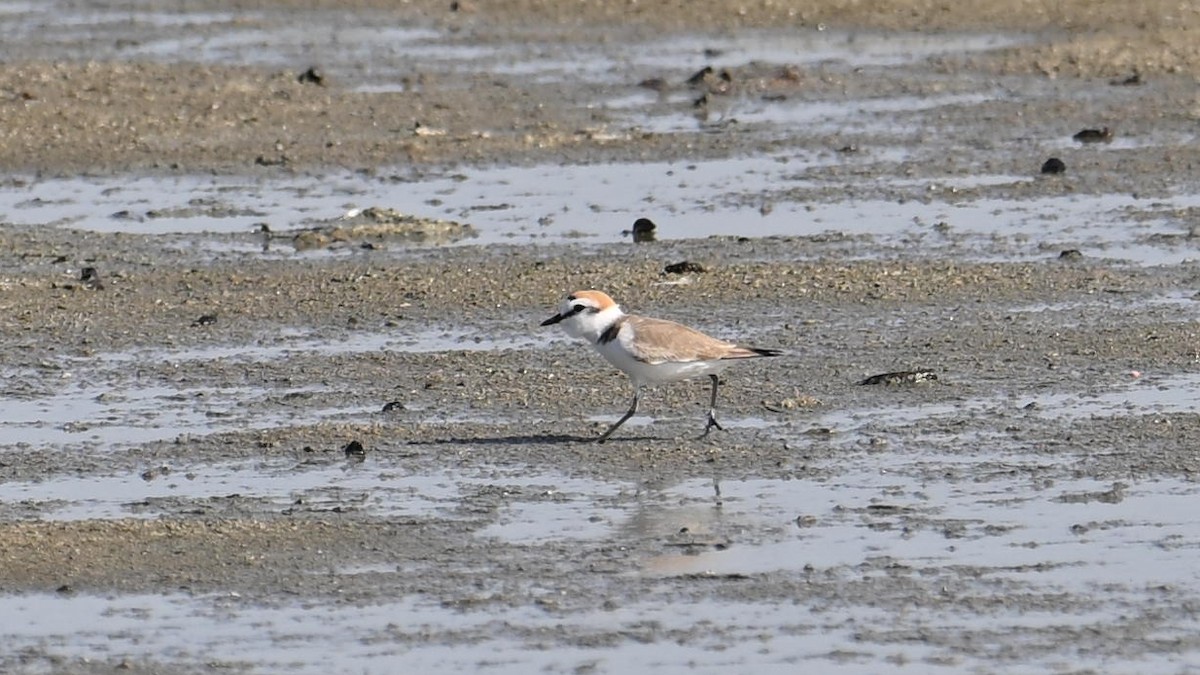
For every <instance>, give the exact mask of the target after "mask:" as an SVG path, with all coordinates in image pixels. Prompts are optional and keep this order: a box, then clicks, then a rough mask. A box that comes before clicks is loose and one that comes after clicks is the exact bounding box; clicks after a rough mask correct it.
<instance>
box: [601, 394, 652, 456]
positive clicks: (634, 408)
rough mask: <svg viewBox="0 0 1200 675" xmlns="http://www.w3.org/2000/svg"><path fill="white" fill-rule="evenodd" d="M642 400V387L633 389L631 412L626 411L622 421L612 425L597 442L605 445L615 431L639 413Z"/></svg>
mask: <svg viewBox="0 0 1200 675" xmlns="http://www.w3.org/2000/svg"><path fill="white" fill-rule="evenodd" d="M641 398H642V388H641V387H634V389H633V403H630V404H629V410H626V411H625V414H624V415H623V416H622V417H621V419H619V420H617V423H616V424H614V425H612V426H611V427H609V428H608V431H606V432H604V433H602V434H600V438H597V439H596V442H597V443H603V442H604V441H607V440H608V437H609V436H611V435H612V432H614V431H616V430H617V429H618V428H620V426H621V425H622V424H625V421H626V420H628V419H629V418H630V417H633V414H634V413H636V412H637V407H638V401H639V400H641Z"/></svg>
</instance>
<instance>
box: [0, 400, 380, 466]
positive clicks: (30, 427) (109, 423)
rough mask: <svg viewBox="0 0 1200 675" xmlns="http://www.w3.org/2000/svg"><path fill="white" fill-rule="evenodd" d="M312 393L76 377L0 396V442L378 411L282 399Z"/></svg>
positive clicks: (125, 439) (160, 433)
mask: <svg viewBox="0 0 1200 675" xmlns="http://www.w3.org/2000/svg"><path fill="white" fill-rule="evenodd" d="M314 393H319V390H315V389H307V390H299V389H298V390H291V391H268V390H266V389H261V388H253V387H183V388H176V387H168V386H164V385H151V386H141V387H138V386H132V387H130V386H126V387H120V388H112V387H107V386H92V385H87V384H73V385H69V386H68V387H67V388H66V389H65V390H63V391H61V392H58V393H54V394H50V395H43V396H38V397H36V398H16V397H11V398H10V397H0V405H2V406H3V408H4V417H3V418H2V419H0V448H5V447H9V448H12V447H15V448H28V447H46V446H62V445H69V446H72V447H84V448H88V449H90V450H98V449H104V450H108V449H113V448H118V447H126V446H131V445H138V444H142V443H149V442H152V441H159V440H167V439H171V438H176V437H178V436H180V435H186V434H189V433H190V434H199V435H207V434H213V433H222V432H227V431H244V430H248V429H270V428H273V427H278V426H284V425H287V424H297V423H300V424H312V423H315V422H318V421H322V420H331V419H339V418H357V417H362V416H364V415H367V414H370V413H374V412H377V410H376V409H364V408H360V407H329V408H321V407H319V406H303V407H298V406H294V405H287V404H286V402H287V400H288V397H289V396H300V397H302V398H307V397H308V396H310V395H312V394H314Z"/></svg>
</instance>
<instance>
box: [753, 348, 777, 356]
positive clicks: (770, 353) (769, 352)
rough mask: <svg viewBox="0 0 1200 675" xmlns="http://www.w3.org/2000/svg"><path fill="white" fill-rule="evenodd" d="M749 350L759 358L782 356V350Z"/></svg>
mask: <svg viewBox="0 0 1200 675" xmlns="http://www.w3.org/2000/svg"><path fill="white" fill-rule="evenodd" d="M749 349H750V351H752V352H754V353H755V354H758V355H759V356H783V350H782V349H757V348H755V347H749Z"/></svg>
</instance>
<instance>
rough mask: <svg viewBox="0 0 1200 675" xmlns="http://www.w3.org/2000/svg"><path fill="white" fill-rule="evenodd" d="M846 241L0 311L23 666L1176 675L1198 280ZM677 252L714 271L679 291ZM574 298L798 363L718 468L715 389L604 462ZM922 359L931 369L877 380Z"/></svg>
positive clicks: (363, 267) (644, 417) (535, 253)
mask: <svg viewBox="0 0 1200 675" xmlns="http://www.w3.org/2000/svg"><path fill="white" fill-rule="evenodd" d="M41 236H42V235H39V237H41ZM109 239H110V241H111V242H112V243H114V244H116V243H117V242H120V241H122V239H123V238H122V237H118V236H115V235H111V236H110V238H109ZM46 243H47V242H46V240H45V239H39V245H46ZM63 243H64V245H66V244H67V241H64V242H63ZM836 246H837V245H836V244H830V243H827V242H821V243H814V242H812V241H807V240H786V239H777V240H755V241H752V242H738V241H737V240H733V239H729V240H707V241H686V242H667V243H660V244H650V245H637V246H635V245H633V244H631V243H630V244H615V245H602V246H583V245H572V244H566V245H562V246H552V247H548V248H539V249H536V250H532V251H531V250H530V249H529V248H528V247H508V248H505V247H499V246H491V247H485V248H476V247H464V248H460V249H456V250H453V251H452V252H447V251H446V250H440V251H426V252H423V253H419V254H407V253H404V254H398V253H391V254H386V256H381V257H380V258H378V259H371V260H362V259H345V258H341V259H339V258H334V257H330V258H327V259H324V260H319V261H309V262H307V263H305V264H303V265H297V264H294V263H275V264H263V265H258V266H251V267H247V266H246V265H244V264H243V263H241V262H237V263H235V264H230V263H226V262H221V261H215V262H212V263H210V264H208V265H206V266H204V267H200V268H191V267H188V266H186V265H170V264H168V265H159V266H156V267H155V268H154V269H152V270H145V271H138V272H128V273H125V274H122V275H121V276H114V277H112V278H110V279H108V280H107V283H106V285H105V287H104V288H103V289H101V290H93V289H87V288H84V287H82V285H80V284H75V283H66V282H64V281H63V280H61V279H56V278H53V277H50V278H46V277H42V278H33V277H31V278H27V279H26V280H25V283H24V284H23V285H20V286H15V287H11V286H10V287H9V289H8V291H7V292H8V293H10V294H12V293H17V294H19V295H20V296H21V299H22V301H21V303H20V306H21V307H23V308H26V309H27V311H26V312H24V313H18V314H16V315H14V313H13V311H12V310H13V309H14V308H12V307H10V308H9V311H8V312H7V314H8V316H9V318H8V319H6V322H7V323H6V330H5V333H4V335H5V342H6V343H5V345H4V349H5V353H7V354H10V355H12V357H11V358H10V360H9V362H8V365H7V366H6V368H7V370H8V372H7V373H6V375H7V376H8V382H9V383H10V385H9V388H8V391H7V392H6V396H5V406H6V408H5V409H6V411H8V412H7V414H6V415H7V416H6V420H5V423H4V425H3V430H4V435H5V439H6V442H5V445H4V447H3V449H2V450H0V465H2V466H0V472H2V473H0V475H3V483H2V484H0V495H2V500H0V501H2V502H3V520H4V522H3V524H2V525H0V547H2V550H3V553H4V585H5V589H6V591H7V592H8V593H9V595H8V598H7V600H6V604H5V606H6V610H5V612H6V613H7V615H8V617H10V619H11V620H6V622H5V625H6V628H5V632H6V635H7V636H8V637H7V639H8V640H9V643H10V644H13V645H18V646H19V647H18V648H16V649H14V650H13V651H12V652H10V654H9V656H7V657H6V659H7V661H6V667H7V668H10V669H15V670H17V672H22V671H25V672H41V671H42V670H45V669H47V668H49V669H51V670H55V671H56V672H57V671H66V672H96V671H101V672H103V671H106V670H108V669H111V668H118V667H119V668H120V669H123V670H124V669H132V670H134V671H135V672H138V671H139V670H144V671H146V672H161V671H163V670H166V671H169V672H191V671H198V670H211V669H214V668H215V669H219V670H222V671H227V670H231V671H234V672H238V671H242V670H246V671H260V670H266V671H274V670H279V669H285V668H286V669H298V670H300V671H303V672H317V671H319V670H322V669H324V670H334V671H349V670H358V669H365V670H386V669H388V668H390V667H392V665H394V664H395V663H399V662H403V663H405V664H417V665H419V666H421V667H422V668H430V669H441V670H455V669H460V670H470V669H476V668H484V669H492V670H496V671H498V672H518V671H523V670H527V669H528V668H530V667H538V668H546V669H549V670H550V671H562V670H574V669H576V668H579V667H585V668H596V669H599V670H602V671H604V670H609V669H615V668H618V667H635V666H637V665H638V664H642V663H646V662H652V663H654V664H655V665H656V666H657V667H663V668H666V669H668V670H674V669H686V668H689V667H691V666H690V665H689V664H692V663H695V662H700V663H703V664H705V666H704V667H706V668H707V667H714V668H715V667H733V668H738V667H749V666H751V665H753V666H754V667H768V668H769V667H781V668H782V667H794V666H795V665H796V664H821V667H822V668H826V667H828V668H831V669H833V670H836V671H841V672H868V671H871V670H874V669H876V668H878V667H880V666H881V664H886V665H887V666H888V667H889V668H890V667H895V668H897V669H900V670H912V671H913V672H917V671H921V672H926V671H928V670H930V669H934V670H939V669H946V670H947V671H957V670H961V669H963V668H975V667H978V668H982V669H984V670H991V669H995V670H1006V669H1009V668H1015V669H1021V668H1027V667H1031V666H1032V667H1039V668H1046V669H1048V670H1059V669H1061V670H1070V669H1072V668H1074V669H1076V670H1079V669H1080V668H1083V669H1085V670H1086V669H1093V670H1096V671H1102V670H1110V667H1111V666H1112V665H1113V664H1118V666H1119V667H1118V668H1117V670H1122V669H1124V668H1126V667H1128V668H1131V669H1133V668H1144V667H1148V668H1152V669H1156V668H1163V669H1166V670H1172V669H1175V668H1177V667H1179V666H1180V665H1181V664H1186V663H1188V662H1189V660H1190V659H1191V658H1192V656H1193V654H1194V650H1195V648H1196V646H1195V644H1194V643H1193V642H1192V639H1193V638H1192V636H1193V635H1194V633H1195V631H1194V626H1192V625H1191V624H1190V623H1189V622H1190V619H1189V618H1188V617H1189V616H1190V614H1189V610H1188V609H1187V608H1188V607H1189V606H1190V603H1191V602H1192V601H1191V600H1189V598H1194V597H1195V595H1196V593H1197V587H1196V582H1195V578H1194V574H1193V571H1192V569H1193V568H1192V565H1191V562H1190V560H1191V558H1192V556H1193V553H1194V547H1195V545H1196V539H1197V527H1198V525H1200V524H1198V523H1197V522H1196V519H1195V518H1194V517H1193V516H1191V515H1190V514H1191V513H1192V511H1193V509H1190V508H1188V507H1187V505H1188V503H1189V502H1190V500H1191V499H1193V498H1194V494H1195V485H1194V483H1193V476H1194V475H1195V471H1196V470H1197V469H1198V468H1200V460H1198V459H1197V458H1196V456H1195V453H1194V447H1195V445H1196V442H1197V440H1200V438H1198V437H1200V424H1198V421H1197V418H1196V416H1195V414H1194V412H1193V409H1194V406H1195V404H1196V398H1197V396H1200V387H1198V386H1197V380H1196V377H1197V376H1196V369H1195V362H1196V348H1195V339H1196V335H1195V328H1194V324H1195V314H1196V313H1197V311H1200V308H1198V307H1196V306H1195V301H1194V300H1193V299H1192V298H1191V295H1190V294H1191V290H1190V284H1191V283H1192V281H1193V271H1192V270H1190V268H1189V266H1182V267H1178V266H1173V267H1170V268H1162V267H1151V268H1146V267H1139V266H1130V265H1126V264H1116V263H1103V262H1098V261H1091V262H1082V263H1081V262H1079V261H1076V262H1070V261H1062V260H1059V259H1057V258H1056V257H1047V259H1045V260H1042V261H1035V262H1028V263H947V262H939V261H933V262H911V261H871V260H850V259H845V258H844V257H843V258H839V254H838V253H837V252H836ZM134 248H136V247H134ZM823 249H824V250H823ZM125 253H126V254H129V255H135V254H136V253H137V252H136V251H134V250H126V251H125ZM803 258H813V259H814V261H813V262H798V261H799V260H801V259H803ZM676 259H703V260H706V261H709V262H708V268H707V271H705V272H703V273H692V274H689V275H685V276H680V275H669V274H664V273H663V271H662V266H663V261H668V260H669V261H674V260H676ZM579 280H583V281H582V283H583V285H601V283H603V285H604V286H606V287H607V288H609V289H610V290H611V291H612V293H613V294H614V295H615V296H616V297H618V298H619V299H621V300H622V301H623V302H625V303H626V304H627V306H628V307H629V308H630V309H631V310H639V311H646V312H651V313H655V314H659V315H665V316H670V317H674V318H678V319H681V320H687V321H689V322H691V323H693V324H695V325H698V326H700V327H702V328H704V329H705V330H708V331H710V332H712V333H714V334H718V335H729V336H739V337H743V338H745V339H746V340H747V341H748V342H752V343H754V344H759V345H764V346H771V347H780V348H783V349H785V350H787V351H788V355H787V356H785V357H782V358H779V359H772V360H764V361H763V362H755V363H747V364H744V365H745V367H743V368H737V369H731V371H730V372H729V373H728V374H727V376H726V378H725V380H726V386H725V387H723V390H722V393H723V398H722V401H721V414H722V420H723V422H724V423H725V425H726V426H727V428H728V431H725V432H720V433H717V432H714V434H713V435H711V436H710V437H709V438H708V439H700V438H698V436H699V432H700V430H701V428H702V425H703V414H704V401H705V400H706V394H707V392H706V388H705V386H704V385H703V383H692V384H679V385H674V386H671V387H666V388H662V389H660V390H657V391H654V392H653V393H652V395H651V396H650V397H649V398H648V401H647V404H646V405H645V407H644V408H643V412H642V413H641V414H639V415H638V416H637V417H635V418H634V419H633V420H632V421H631V422H630V423H629V425H627V428H625V429H623V430H622V432H621V433H619V434H618V436H617V437H615V438H614V439H613V440H612V441H610V442H609V443H607V444H604V445H596V444H594V443H591V442H590V439H591V438H593V437H594V436H595V435H596V434H597V433H598V432H599V431H600V430H601V429H602V428H603V427H604V425H605V424H607V423H608V422H611V420H612V419H614V418H615V417H616V416H617V415H618V414H619V413H620V412H621V411H622V410H623V409H624V407H625V405H626V403H627V397H628V395H629V388H628V384H627V382H626V381H625V380H624V377H623V376H621V375H620V374H619V373H615V372H613V371H611V369H609V368H608V367H606V366H605V365H604V363H603V362H602V361H601V360H600V359H599V358H597V357H596V356H595V355H593V354H591V353H590V352H589V351H588V350H587V348H586V347H585V346H583V345H576V344H573V343H571V342H568V341H567V340H565V339H564V338H563V337H561V336H559V335H558V334H557V332H556V331H553V330H548V329H540V328H538V327H537V322H538V321H539V320H540V319H541V318H544V316H548V315H549V313H550V312H551V311H552V308H553V306H554V301H555V299H556V295H557V292H558V291H559V289H560V288H563V287H564V284H566V283H569V282H571V281H577V282H578V281H579ZM680 282H686V283H680ZM10 297H11V295H10ZM206 314H215V316H216V318H215V320H214V321H212V322H209V323H200V324H196V323H195V320H196V319H197V318H199V317H200V316H202V315H206ZM194 324H195V325H194ZM739 365H742V364H739ZM919 369H928V370H931V371H932V372H934V373H935V374H936V375H937V378H938V379H937V380H936V381H926V382H920V383H911V384H906V383H903V382H902V383H899V384H895V385H891V386H887V385H875V386H870V385H860V384H859V382H860V381H861V380H862V379H864V378H865V377H866V376H869V375H873V374H877V373H879V372H885V371H895V370H919ZM389 403H391V404H392V405H390V406H387V407H388V410H387V411H386V412H385V411H384V408H385V405H387V404H389ZM353 441H356V442H358V443H360V444H361V446H362V448H363V453H362V455H361V456H360V455H358V454H357V453H347V451H346V446H347V445H348V444H350V443H351V442H353ZM134 636H136V637H134ZM302 645H303V646H302Z"/></svg>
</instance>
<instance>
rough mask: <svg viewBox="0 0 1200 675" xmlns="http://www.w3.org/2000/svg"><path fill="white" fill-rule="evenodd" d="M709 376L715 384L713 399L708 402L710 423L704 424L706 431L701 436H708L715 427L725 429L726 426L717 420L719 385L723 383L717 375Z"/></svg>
mask: <svg viewBox="0 0 1200 675" xmlns="http://www.w3.org/2000/svg"><path fill="white" fill-rule="evenodd" d="M708 377H709V379H711V380H712V384H713V386H712V399H711V400H710V401H709V403H708V424H705V425H704V433H703V434H702V435H701V438H703V437H704V436H707V435H708V432H709V431H711V430H712V428H713V427H716V428H718V429H720V430H721V431H725V427H723V426H721V425H720V424H719V423H718V422H717V386H718V385H719V384H720V383H721V380H720V378H718V377H717V376H716V375H709V376H708Z"/></svg>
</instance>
